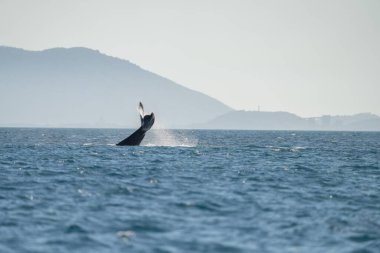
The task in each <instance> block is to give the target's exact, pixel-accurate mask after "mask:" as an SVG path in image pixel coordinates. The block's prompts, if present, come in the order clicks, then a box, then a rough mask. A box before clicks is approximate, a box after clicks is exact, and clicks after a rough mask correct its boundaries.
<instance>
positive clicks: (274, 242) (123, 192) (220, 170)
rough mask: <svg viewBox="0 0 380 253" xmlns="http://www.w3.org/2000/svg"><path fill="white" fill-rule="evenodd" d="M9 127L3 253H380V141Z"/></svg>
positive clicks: (327, 135)
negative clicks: (136, 139) (124, 142)
mask: <svg viewBox="0 0 380 253" xmlns="http://www.w3.org/2000/svg"><path fill="white" fill-rule="evenodd" d="M131 132H132V130H122V129H118V130H115V129H16V128H14V129H11V128H0V252H4V253H7V252H307V253H312V252H318V253H319V252H357V253H358V252H363V253H364V252H374V253H375V252H380V133H371V132H367V133H365V132H301V131H299V132H290V131H195V130H194V131H192V130H186V131H180V130H176V131H174V130H172V131H163V130H161V131H159V130H152V131H150V132H148V134H147V136H146V139H145V140H144V142H143V143H142V144H143V145H142V146H138V147H118V146H115V145H114V143H116V142H118V141H120V140H121V139H123V138H125V137H126V136H127V135H128V134H129V133H131Z"/></svg>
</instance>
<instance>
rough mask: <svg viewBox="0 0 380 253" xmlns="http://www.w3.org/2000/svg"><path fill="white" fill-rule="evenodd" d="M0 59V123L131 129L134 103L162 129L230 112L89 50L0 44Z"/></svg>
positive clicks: (201, 96) (124, 62)
mask: <svg viewBox="0 0 380 253" xmlns="http://www.w3.org/2000/svg"><path fill="white" fill-rule="evenodd" d="M0 59H1V60H0V91H1V94H0V115H1V116H2V117H1V118H0V124H1V125H7V124H8V125H9V124H10V123H11V122H17V123H18V124H24V125H25V124H28V123H29V124H31V125H53V126H59V125H67V124H69V125H86V126H88V125H93V126H99V127H103V126H124V127H126V126H128V127H135V126H136V125H138V122H139V120H138V115H137V113H136V111H135V108H136V106H137V103H138V102H139V101H142V102H143V103H144V104H145V106H146V108H147V109H148V110H151V111H154V112H155V114H156V115H157V116H158V117H157V118H158V122H157V123H158V125H159V124H161V125H162V126H167V127H180V126H183V125H186V124H190V123H194V122H203V121H205V120H210V119H212V118H213V117H214V116H215V115H222V114H224V113H225V112H228V111H231V110H232V108H230V107H228V106H227V105H225V104H223V103H222V102H220V101H218V100H216V99H215V98H212V97H210V96H208V95H206V94H203V93H201V92H198V91H195V90H192V89H189V88H187V87H185V86H183V85H180V84H178V83H175V82H173V81H171V80H170V79H167V78H165V77H162V76H160V75H157V74H155V73H153V72H151V71H147V70H144V69H143V68H141V67H139V66H138V65H136V64H134V63H131V62H129V61H127V60H124V59H121V58H117V57H113V56H108V55H105V54H102V53H100V52H99V51H97V50H93V49H88V48H81V47H75V48H51V49H46V50H42V51H29V50H24V49H17V48H12V47H4V46H2V47H0ZM30 107H32V108H30ZM47 107H52V109H55V110H56V112H53V111H52V110H48V108H47ZM1 108H13V111H8V110H5V109H3V110H2V109H1ZM152 108H153V109H152ZM32 109H33V113H34V114H35V117H33V118H32V117H30V114H31V113H32V112H31V110H32ZM28 111H29V112H28ZM70 113H72V114H71V115H70ZM122 117H125V118H123V119H122ZM99 122H105V124H103V125H102V124H98V123H99ZM82 123H84V124H82Z"/></svg>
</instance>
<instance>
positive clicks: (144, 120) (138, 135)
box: [116, 102, 155, 146]
mask: <svg viewBox="0 0 380 253" xmlns="http://www.w3.org/2000/svg"><path fill="white" fill-rule="evenodd" d="M137 111H138V112H139V114H140V120H141V127H140V128H139V129H137V130H136V131H135V132H134V133H132V134H131V135H130V136H128V137H127V138H125V139H124V140H122V141H121V142H119V143H118V144H116V145H117V146H137V145H140V143H141V141H142V140H143V139H144V137H145V133H146V132H147V131H148V130H149V129H150V128H151V127H152V126H153V124H154V120H155V117H154V113H153V112H152V113H151V114H148V115H145V113H144V106H143V104H142V103H141V102H140V103H139V106H138V107H137Z"/></svg>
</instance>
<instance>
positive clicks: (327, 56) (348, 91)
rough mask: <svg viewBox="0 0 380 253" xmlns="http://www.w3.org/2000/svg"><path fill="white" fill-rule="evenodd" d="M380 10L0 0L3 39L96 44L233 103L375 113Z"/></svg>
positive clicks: (328, 3) (344, 4)
mask: <svg viewBox="0 0 380 253" xmlns="http://www.w3.org/2000/svg"><path fill="white" fill-rule="evenodd" d="M379 13H380V1H378V0H372V1H369V0H360V1H359V0H357V1H352V0H339V1H338V0H321V1H317V0H315V1H307V0H297V1H294V0H293V1H284V0H276V1H270V0H265V1H264V0H263V1H254V0H249V1H237V0H231V1H221V0H215V1H179V0H175V1H174V0H173V1H126V0H120V1H109V0H108V1H105V0H104V1H96V0H87V1H84V0H82V1H78V0H65V1H55V0H44V1H42V0H34V1H29V0H25V1H19V0H0V45H6V46H14V47H20V48H25V49H31V50H40V49H46V48H51V47H75V46H84V47H89V48H93V49H98V50H100V51H101V52H104V53H106V54H109V55H113V56H117V57H120V58H124V59H128V60H130V61H132V62H134V63H136V64H138V65H140V66H141V67H143V68H145V69H148V70H150V71H152V72H155V73H157V74H160V75H162V76H165V77H167V78H169V79H172V80H174V81H176V82H178V83H180V84H182V85H184V86H186V87H189V88H192V89H195V90H198V91H201V92H204V93H206V94H208V95H210V96H212V97H215V98H217V99H219V100H221V101H223V102H224V103H226V104H227V105H230V106H232V107H233V108H235V109H245V110H256V109H257V106H258V105H260V106H261V109H262V110H281V111H289V112H293V113H296V114H298V115H300V116H319V115H322V114H353V113H358V112H373V113H376V114H378V115H380V99H379V97H380V81H379V80H380V46H379V45H380V15H379ZM0 60H1V59H0Z"/></svg>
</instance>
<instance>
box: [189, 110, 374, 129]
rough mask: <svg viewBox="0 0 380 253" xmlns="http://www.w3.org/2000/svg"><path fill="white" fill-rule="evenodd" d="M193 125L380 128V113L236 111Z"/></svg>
mask: <svg viewBox="0 0 380 253" xmlns="http://www.w3.org/2000/svg"><path fill="white" fill-rule="evenodd" d="M191 128H200V129H246V130H333V131H335V130H336V131H339V130H342V131H380V117H379V116H377V115H374V114H370V113H362V114H356V115H352V116H330V115H325V116H322V117H315V118H301V117H299V116H297V115H295V114H291V113H288V112H258V111H232V112H228V113H226V114H224V115H221V116H219V117H216V118H215V119H213V120H210V121H208V122H206V123H204V124H197V125H192V126H191Z"/></svg>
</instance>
